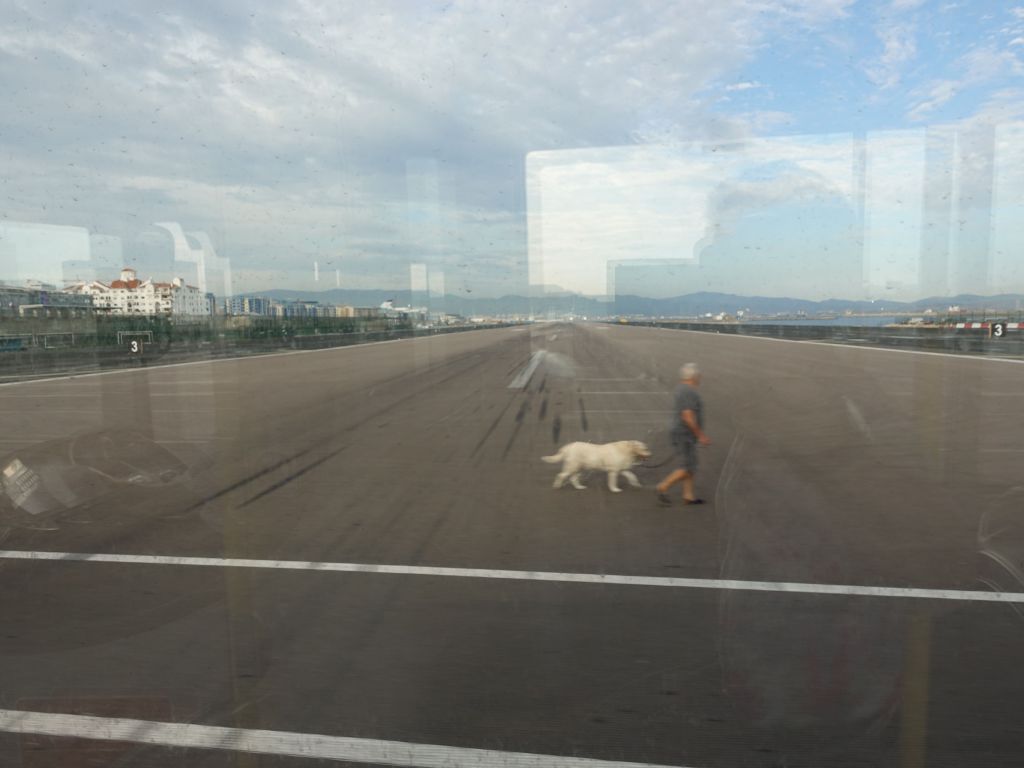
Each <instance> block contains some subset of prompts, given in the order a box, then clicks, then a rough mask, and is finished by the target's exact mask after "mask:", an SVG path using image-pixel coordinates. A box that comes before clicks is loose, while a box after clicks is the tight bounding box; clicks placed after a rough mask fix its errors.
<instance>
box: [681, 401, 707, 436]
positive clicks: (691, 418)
mask: <svg viewBox="0 0 1024 768" xmlns="http://www.w3.org/2000/svg"><path fill="white" fill-rule="evenodd" d="M682 419H683V424H685V425H686V426H687V428H689V430H690V431H691V432H693V436H694V437H696V438H697V442H698V443H700V444H701V445H711V440H710V439H709V438H708V436H707V435H705V434H704V430H702V429H701V428H700V425H698V424H697V416H696V414H694V412H693V411H691V410H689V409H687V410H685V411H683V413H682Z"/></svg>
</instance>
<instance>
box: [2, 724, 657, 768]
mask: <svg viewBox="0 0 1024 768" xmlns="http://www.w3.org/2000/svg"><path fill="white" fill-rule="evenodd" d="M0 731H4V732H6V733H32V734H38V735H43V736H62V737H69V738H79V739H97V740H101V741H127V742H131V743H135V744H154V745H159V746H164V747H186V748H190V749H224V750H230V751H232V752H249V753H254V754H262V755H286V756H289V757H307V758H311V759H315V760H344V761H346V762H353V763H370V764H373V765H396V766H410V767H412V766H415V768H453V767H454V766H464V767H465V768H668V766H661V767H659V766H654V765H652V764H651V763H628V762H619V761H609V760H594V759H589V758H583V757H562V756H559V755H539V754H532V753H529V752H498V751H495V750H490V749H471V748H468V747H448V746H443V745H439V744H414V743H411V742H405V741H382V740H378V739H362V738H354V737H350V736H327V735H324V734H315V733H295V732H292V731H266V730H256V729H249V728H225V727H223V726H215V725H195V724H192V723H164V722H158V721H153V720H132V719H128V718H123V717H94V716H92V715H65V714H52V713H47V712H27V711H20V710H11V709H0Z"/></svg>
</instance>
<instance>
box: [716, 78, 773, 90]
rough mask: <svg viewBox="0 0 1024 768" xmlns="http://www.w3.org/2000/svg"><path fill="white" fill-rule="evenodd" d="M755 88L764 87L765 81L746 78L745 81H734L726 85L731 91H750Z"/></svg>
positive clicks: (726, 88)
mask: <svg viewBox="0 0 1024 768" xmlns="http://www.w3.org/2000/svg"><path fill="white" fill-rule="evenodd" d="M755 88H764V84H763V83H759V82H757V81H756V80H753V81H751V80H744V81H741V82H739V83H732V84H730V85H727V86H725V90H726V91H730V92H731V91H750V90H753V89H755Z"/></svg>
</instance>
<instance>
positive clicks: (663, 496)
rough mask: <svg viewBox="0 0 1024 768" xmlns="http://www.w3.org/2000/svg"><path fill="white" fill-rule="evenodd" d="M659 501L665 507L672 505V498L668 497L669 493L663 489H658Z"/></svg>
mask: <svg viewBox="0 0 1024 768" xmlns="http://www.w3.org/2000/svg"><path fill="white" fill-rule="evenodd" d="M658 503H659V504H661V506H663V507H671V506H672V499H670V498H669V497H668V494H667V493H662V492H661V491H658Z"/></svg>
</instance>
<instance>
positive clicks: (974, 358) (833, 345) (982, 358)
mask: <svg viewBox="0 0 1024 768" xmlns="http://www.w3.org/2000/svg"><path fill="white" fill-rule="evenodd" d="M620 327H622V328H629V327H630V326H625V325H624V326H620ZM634 327H635V328H639V329H641V330H643V327H642V326H634ZM654 330H660V331H669V332H671V333H699V334H701V335H703V336H707V335H709V334H710V333H711V332H710V331H691V330H688V329H686V328H663V327H661V326H656V327H655V328H654ZM713 335H714V336H715V338H716V339H747V340H748V341H772V342H776V343H779V344H803V345H804V346H811V347H829V348H830V349H837V350H846V351H856V352H858V353H864V352H887V353H890V354H899V355H929V356H931V357H946V358H949V359H951V360H964V361H968V362H988V363H1015V364H1017V365H1024V360H1021V359H1019V358H1013V357H995V356H988V355H957V354H953V353H951V352H927V351H925V350H921V349H892V348H891V347H866V346H851V345H848V344H842V343H840V342H830V341H803V340H801V339H776V338H773V337H772V336H747V335H746V334H740V333H716V334H713Z"/></svg>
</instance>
